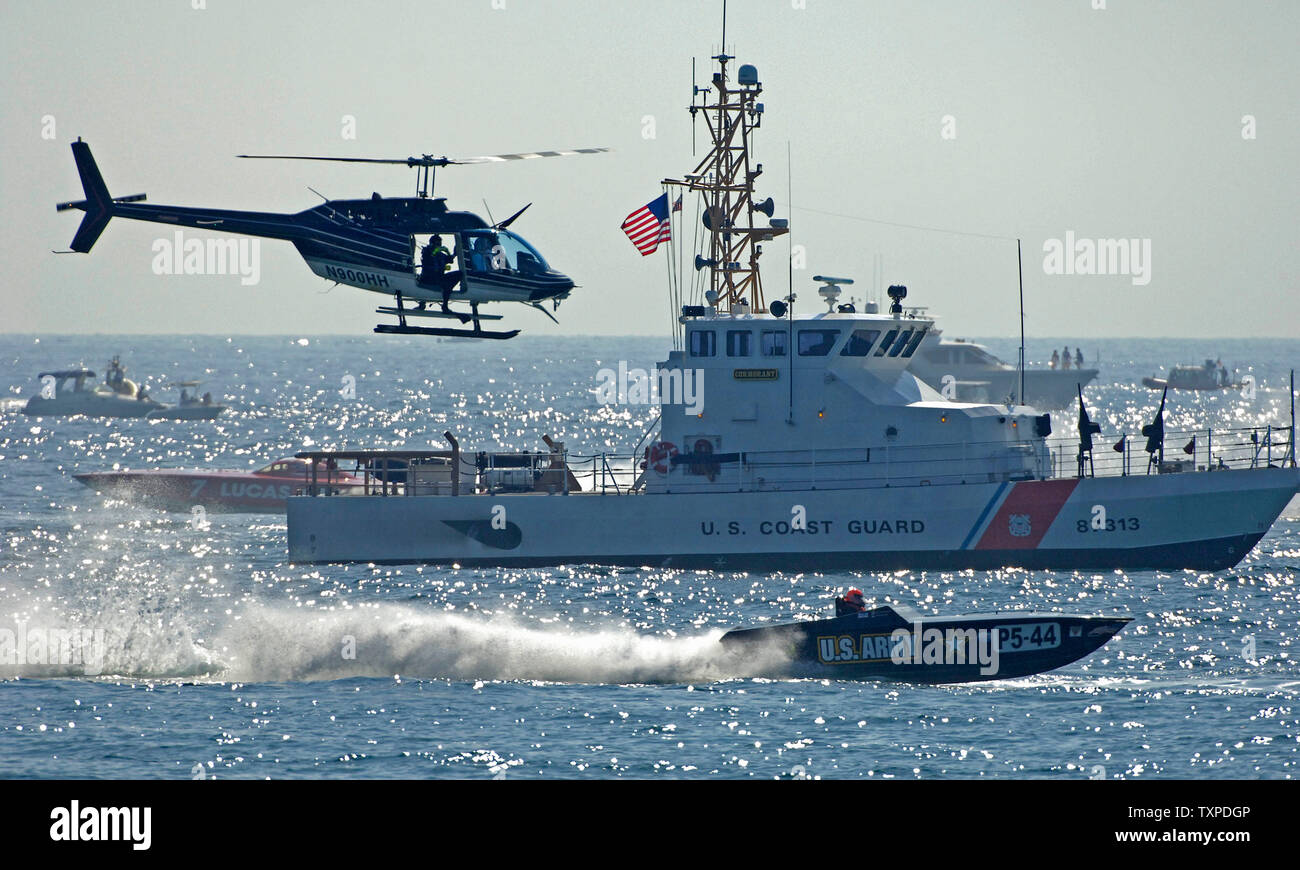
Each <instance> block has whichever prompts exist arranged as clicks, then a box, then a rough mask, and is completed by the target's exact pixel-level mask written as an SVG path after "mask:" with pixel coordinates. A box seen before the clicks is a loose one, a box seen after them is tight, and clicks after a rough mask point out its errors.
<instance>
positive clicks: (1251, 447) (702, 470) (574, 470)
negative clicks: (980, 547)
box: [298, 426, 1296, 496]
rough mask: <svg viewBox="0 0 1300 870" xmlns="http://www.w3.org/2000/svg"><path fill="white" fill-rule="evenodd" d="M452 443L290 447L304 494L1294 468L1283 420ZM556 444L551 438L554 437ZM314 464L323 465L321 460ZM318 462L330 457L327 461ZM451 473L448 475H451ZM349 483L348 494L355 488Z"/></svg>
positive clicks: (876, 482) (754, 485) (882, 483)
mask: <svg viewBox="0 0 1300 870" xmlns="http://www.w3.org/2000/svg"><path fill="white" fill-rule="evenodd" d="M449 440H452V443H453V449H451V450H429V451H378V450H377V451H336V452H312V453H300V454H298V456H299V457H301V458H304V459H309V460H311V465H310V470H309V471H308V475H307V479H306V481H305V486H304V488H303V493H304V494H307V495H341V494H346V495H357V494H364V495H377V496H421V495H471V494H492V495H498V494H503V493H522V492H533V493H548V494H556V495H569V494H575V493H603V494H609V495H623V494H628V493H634V492H641V491H647V490H648V491H653V492H747V491H771V490H792V491H799V490H813V489H869V488H875V487H886V486H890V487H894V486H927V485H941V484H958V483H990V482H993V483H997V482H1002V481H1013V480H1030V479H1039V480H1042V479H1052V478H1068V477H1077V476H1081V475H1082V476H1089V477H1091V476H1097V477H1115V476H1127V475H1134V474H1172V473H1188V472H1213V471H1219V470H1225V469H1242V468H1261V467H1270V466H1279V465H1287V466H1292V467H1294V466H1295V457H1296V451H1295V433H1294V429H1293V427H1290V426H1284V427H1278V426H1257V427H1251V428H1244V429H1213V430H1212V429H1188V430H1168V431H1166V433H1165V438H1164V451H1163V457H1162V456H1161V455H1160V454H1159V452H1157V453H1155V454H1149V453H1148V452H1147V451H1146V446H1147V439H1146V438H1145V437H1144V436H1142V435H1141V434H1140V433H1127V432H1120V433H1117V434H1116V435H1111V436H1109V437H1108V438H1106V439H1102V438H1100V437H1094V445H1093V450H1092V452H1091V455H1084V456H1082V457H1081V456H1080V450H1079V440H1078V439H1077V437H1072V436H1066V435H1062V436H1056V437H1052V438H1048V439H1046V441H1043V442H1039V441H1025V442H1014V441H1012V442H1007V441H999V442H983V443H981V442H966V443H959V444H958V443H954V444H946V445H924V446H909V445H897V444H889V445H884V446H879V447H872V448H865V447H864V448H854V449H836V450H798V451H795V450H782V451H745V452H738V453H718V454H689V455H684V456H683V455H678V456H676V457H670V458H665V459H664V460H662V461H661V462H656V463H655V464H657V465H660V467H663V468H666V469H667V472H666V473H660V472H658V471H656V470H655V468H654V466H653V465H651V466H650V467H648V468H647V467H646V466H647V464H648V455H647V452H639V453H636V454H618V453H597V454H591V455H582V454H578V453H574V452H569V451H566V450H558V451H551V452H537V453H478V454H465V453H462V452H461V450H460V448H459V445H456V444H455V442H454V440H453V439H449ZM557 447H558V445H557ZM348 460H353V461H355V462H356V463H357V466H358V468H357V471H356V474H357V475H358V476H360V477H361V478H362V480H363V483H362V485H361V486H360V487H359V488H358V487H356V486H354V487H350V488H348V489H346V490H342V489H340V488H339V487H338V486H337V485H330V484H329V482H328V481H329V480H330V475H329V474H328V473H327V472H326V468H330V467H335V468H336V467H339V466H338V463H340V462H346V461H348ZM322 463H326V466H325V467H322ZM328 463H333V465H332V466H330V465H328ZM453 469H454V470H455V472H457V473H453ZM358 490H359V491H358Z"/></svg>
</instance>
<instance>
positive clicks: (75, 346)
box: [0, 335, 1300, 779]
mask: <svg viewBox="0 0 1300 870" xmlns="http://www.w3.org/2000/svg"><path fill="white" fill-rule="evenodd" d="M988 343H989V345H990V346H991V348H992V349H993V350H994V352H995V353H997V354H999V355H1000V356H1002V357H1003V358H1004V359H1014V358H1015V355H1016V348H1015V345H1014V342H1013V341H1012V340H1008V339H1000V340H999V339H992V340H988ZM1064 344H1068V345H1069V346H1070V347H1071V348H1073V347H1075V346H1076V345H1082V346H1083V349H1084V353H1085V355H1086V356H1087V358H1088V360H1089V362H1092V361H1093V359H1094V358H1097V359H1099V360H1100V364H1101V368H1102V374H1101V377H1100V379H1099V381H1098V383H1097V384H1095V385H1094V386H1093V387H1091V388H1090V389H1089V398H1090V403H1091V405H1092V408H1093V416H1094V419H1096V420H1098V421H1099V422H1101V423H1102V425H1103V428H1104V436H1107V437H1108V436H1112V435H1113V434H1114V433H1116V432H1117V431H1119V430H1120V429H1121V428H1123V429H1127V430H1128V431H1130V432H1132V431H1135V430H1136V428H1137V427H1139V426H1140V425H1141V423H1142V422H1144V421H1145V419H1147V418H1149V417H1150V415H1151V414H1152V412H1153V411H1154V407H1155V404H1156V402H1158V395H1156V394H1154V393H1152V392H1151V391H1150V390H1147V389H1145V388H1143V387H1141V386H1140V384H1139V381H1140V379H1141V378H1142V377H1143V376H1146V375H1151V374H1154V373H1157V372H1163V370H1164V369H1165V368H1166V367H1167V366H1169V365H1171V364H1173V363H1187V362H1199V361H1200V360H1201V359H1203V358H1205V357H1216V358H1217V357H1222V358H1223V360H1224V362H1225V363H1226V364H1227V365H1228V367H1229V368H1235V369H1238V370H1239V371H1240V372H1241V373H1243V374H1244V373H1250V374H1252V375H1254V376H1255V380H1256V385H1257V389H1256V392H1255V394H1254V395H1253V396H1246V395H1243V394H1241V393H1236V392H1233V393H1223V394H1214V395H1208V394H1206V395H1192V394H1186V393H1179V394H1176V395H1174V396H1173V397H1172V398H1171V403H1170V409H1169V418H1168V425H1169V427H1170V428H1171V429H1175V428H1194V427H1200V426H1208V425H1213V426H1216V427H1224V426H1247V425H1256V424H1261V423H1267V422H1282V421H1283V420H1284V418H1285V416H1286V414H1287V408H1288V399H1287V388H1286V377H1287V373H1288V370H1289V369H1290V368H1292V367H1300V340H1250V341H1223V342H1220V343H1217V344H1214V345H1210V344H1209V343H1206V344H1205V345H1204V346H1200V345H1198V344H1197V343H1192V342H1186V341H1172V340H1147V339H1113V340H1106V341H1100V342H1098V341H1085V342H1076V341H1075V340H1073V339H1070V338H1060V339H1051V340H1041V341H1031V342H1030V344H1029V348H1028V355H1029V358H1030V359H1031V360H1035V361H1040V360H1045V359H1046V358H1047V357H1048V356H1050V354H1051V350H1052V348H1054V347H1055V348H1059V347H1061V346H1062V345H1064ZM664 351H665V343H664V342H663V341H661V340H657V339H645V338H582V337H572V338H547V339H541V338H531V337H529V336H527V335H525V336H523V337H521V338H519V339H516V340H514V341H511V342H503V343H494V344H489V343H476V342H436V341H433V340H430V339H421V338H409V339H407V338H400V337H390V336H374V337H367V338H345V337H314V336H285V337H275V338H262V337H258V338H249V337H236V338H224V337H211V336H184V337H180V336H176V337H113V336H91V337H70V336H40V337H35V336H5V337H0V396H5V397H8V398H7V399H6V400H5V405H6V408H5V409H4V410H3V412H0V533H2V534H0V630H3V629H8V630H11V631H14V632H15V633H17V632H18V631H20V630H23V629H26V630H28V631H29V632H30V631H32V630H39V629H44V628H57V629H76V630H78V631H87V632H92V633H93V632H99V634H98V635H95V636H97V637H99V638H101V639H102V643H103V646H102V649H103V660H102V663H101V664H100V665H99V666H98V667H96V666H93V665H92V666H89V667H88V666H87V665H85V664H82V663H67V664H58V665H21V664H15V663H9V662H4V661H0V777H87V778H99V777H103V778H122V777H130V778H193V777H200V776H202V777H214V776H215V777H220V778H231V777H246V778H251V777H278V778H285V777H357V778H370V777H373V778H393V777H402V778H421V777H462V778H483V779H491V778H505V779H524V778H535V777H546V778H559V777H573V778H579V777H587V778H593V777H640V778H646V777H680V778H747V777H752V778H762V779H771V778H812V777H825V778H854V777H863V778H867V777H874V778H890V777H892V778H926V779H929V778H954V777H963V778H978V777H1002V778H1006V777H1010V778H1025V777H1048V778H1076V779H1083V778H1110V779H1113V778H1161V777H1194V778H1283V777H1295V776H1297V775H1298V774H1300V705H1298V702H1300V667H1298V666H1297V655H1298V654H1300V647H1298V645H1297V641H1298V640H1300V601H1297V587H1296V581H1297V573H1298V572H1300V504H1298V503H1296V502H1293V503H1292V505H1291V506H1290V507H1289V508H1288V509H1287V511H1286V513H1285V514H1284V515H1283V517H1282V518H1281V519H1279V520H1278V522H1277V523H1276V525H1275V526H1274V527H1273V529H1272V530H1271V531H1270V532H1269V533H1268V535H1267V536H1266V537H1265V538H1264V539H1263V541H1261V542H1260V544H1259V545H1258V546H1257V547H1256V548H1255V550H1254V551H1253V552H1252V553H1250V555H1249V556H1248V557H1247V558H1246V559H1245V560H1244V561H1243V562H1242V563H1241V564H1240V565H1239V566H1237V567H1236V568H1235V569H1233V570H1231V571H1223V572H1218V573H1198V572H1169V573H1163V572H1137V573H1125V572H1062V571H1023V570H1009V571H993V572H986V571H964V572H922V573H914V572H905V571H904V572H894V573H888V574H869V573H851V572H844V573H832V574H819V573H806V574H756V573H737V572H726V571H720V572H707V571H700V572H697V571H676V570H658V569H655V570H649V569H647V570H636V569H606V568H595V567H589V566H587V567H583V566H574V567H566V568H558V569H529V570H489V569H476V570H468V569H459V570H458V569H452V568H431V567H421V566H400V567H391V566H389V567H369V566H366V565H351V566H294V565H290V564H288V562H287V560H286V558H285V541H284V539H285V523H284V518H283V517H282V516H273V515H266V516H261V515H258V516H249V515H221V514H210V515H209V517H208V519H209V521H210V525H209V526H208V527H206V528H196V527H195V526H194V525H193V524H192V523H191V522H190V517H189V516H187V515H182V514H167V513H161V512H157V511H154V510H151V509H148V508H144V507H138V506H131V505H126V504H122V503H118V502H109V501H105V500H104V499H103V498H102V497H100V496H99V495H97V494H95V493H94V492H92V491H90V490H88V489H86V488H84V487H82V486H81V485H80V484H79V483H77V481H76V480H74V479H73V477H72V474H73V473H74V472H78V471H95V470H106V469H111V468H114V467H132V468H140V467H173V466H175V467H195V466H204V467H213V468H254V467H258V466H260V465H263V464H265V463H266V462H268V461H270V460H272V459H275V458H277V457H280V456H283V455H288V454H291V453H293V452H294V451H296V450H301V449H304V448H322V447H344V446H347V447H362V446H389V447H407V448H423V447H429V446H437V447H441V446H442V444H443V441H442V433H443V432H444V431H445V430H448V429H450V430H452V431H453V432H454V433H455V434H456V435H457V437H458V438H459V439H460V441H461V443H462V445H465V446H466V447H472V448H473V449H495V448H502V449H522V448H529V449H534V448H538V447H540V445H541V436H542V435H544V434H549V435H551V436H553V437H555V438H556V439H558V440H562V441H564V442H565V443H566V444H567V446H568V447H569V449H570V450H571V451H575V452H579V453H588V454H589V453H596V452H600V451H624V452H626V451H627V450H628V449H630V447H631V446H632V445H633V444H635V443H636V442H637V440H638V439H639V438H640V437H641V434H642V433H643V432H644V430H645V428H646V427H647V426H648V425H649V423H650V421H651V419H652V417H653V414H652V412H651V410H650V409H648V408H641V407H632V408H628V407H602V406H600V405H599V404H597V402H596V401H595V397H594V395H593V390H594V389H595V386H596V383H597V381H596V372H597V370H598V369H600V368H602V367H605V366H617V363H618V361H619V360H626V361H627V362H628V363H629V365H630V366H641V367H645V368H650V367H651V366H652V365H653V363H654V362H655V360H657V359H659V358H661V357H662V355H663V353H664ZM113 354H121V355H122V357H123V361H124V362H125V363H126V364H127V366H128V369H129V370H128V376H129V377H132V378H135V379H137V380H145V381H146V382H147V383H148V384H150V386H151V388H152V389H151V392H152V393H153V394H154V395H155V396H158V397H163V390H162V389H161V386H162V385H163V384H165V383H166V382H168V381H171V380H180V379H188V378H199V379H202V380H204V381H205V386H204V389H206V390H210V391H211V392H212V393H213V395H214V396H216V397H220V398H224V399H225V400H226V401H228V402H229V403H230V404H231V405H232V409H231V411H229V412H228V413H227V414H226V415H225V416H224V417H222V418H221V419H220V420H218V421H216V422H168V421H157V422H147V421H143V420H80V419H56V418H46V419H42V420H36V419H31V418H28V417H25V416H23V415H21V414H19V413H17V412H16V410H15V408H14V407H13V406H14V405H15V403H17V400H18V399H19V397H22V396H27V395H31V394H32V393H34V392H36V391H37V390H38V389H39V383H38V382H37V380H36V373H37V372H38V371H42V370H46V369H50V368H60V367H65V366H69V365H74V364H78V363H84V364H86V365H88V366H90V367H91V368H94V369H95V370H96V371H99V372H101V373H102V370H103V366H104V363H105V362H106V361H107V360H108V358H109V357H111V356H112V355H113ZM349 383H354V384H355V392H356V397H355V398H344V397H343V395H342V394H341V392H340V391H341V390H343V388H344V387H345V386H346V385H347V384H349ZM1054 417H1055V419H1056V420H1057V429H1058V431H1062V430H1065V429H1066V428H1067V427H1070V426H1071V425H1072V422H1073V412H1072V411H1071V410H1066V411H1064V412H1056V413H1055V415H1054ZM593 533H598V532H597V530H593ZM849 585H856V586H859V587H861V588H863V589H864V590H865V591H866V593H867V597H868V598H869V599H873V600H875V601H878V602H903V603H906V604H909V605H911V606H914V607H916V608H918V609H920V610H922V611H923V612H932V613H938V612H941V613H960V612H964V611H975V610H995V609H996V610H1003V609H1065V610H1071V611H1080V612H1092V613H1105V614H1111V613H1127V614H1131V615H1133V616H1134V617H1135V622H1134V623H1133V624H1132V625H1130V626H1129V628H1128V629H1127V630H1125V631H1124V632H1123V633H1122V634H1121V635H1119V637H1117V638H1116V639H1115V640H1113V641H1112V642H1111V643H1109V644H1108V645H1107V646H1105V647H1103V648H1102V650H1100V651H1099V652H1097V653H1095V654H1094V655H1093V656H1091V657H1089V658H1087V659H1085V660H1083V661H1081V662H1077V663H1075V664H1073V665H1071V666H1069V667H1066V668H1063V669H1061V670H1059V671H1055V672H1053V673H1050V674H1045V675H1040V676H1036V677H1032V678H1026V679H1021V680H1013V681H1001V682H994V683H989V684H982V685H977V686H969V685H967V686H938V687H931V686H910V685H901V684H893V683H876V682H835V681H827V680H768V679H757V678H754V676H753V674H752V673H750V672H749V671H750V670H752V663H750V662H746V661H743V660H734V659H728V658H726V657H725V656H722V655H720V653H719V649H718V644H717V638H718V637H719V636H720V635H721V633H722V632H724V631H725V630H727V629H729V628H732V627H736V626H742V625H752V624H756V623H758V622H759V621H760V620H763V621H767V622H782V621H788V620H792V619H794V618H796V617H799V616H811V615H822V614H825V613H827V611H828V606H829V604H830V599H831V596H832V595H833V594H835V593H836V592H838V591H842V590H843V589H844V588H845V587H846V586H849ZM346 639H351V643H352V644H353V645H354V647H353V648H354V651H355V657H354V658H345V657H344V656H343V655H342V654H341V646H342V644H344V643H345V642H347V640H346ZM87 671H93V672H94V673H89V674H88V673H87Z"/></svg>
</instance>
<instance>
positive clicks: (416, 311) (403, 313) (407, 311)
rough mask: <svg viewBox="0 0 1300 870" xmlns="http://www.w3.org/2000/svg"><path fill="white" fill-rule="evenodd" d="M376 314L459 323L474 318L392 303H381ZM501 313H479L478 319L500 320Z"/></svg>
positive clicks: (451, 312) (469, 315) (453, 312)
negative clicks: (441, 319)
mask: <svg viewBox="0 0 1300 870" xmlns="http://www.w3.org/2000/svg"><path fill="white" fill-rule="evenodd" d="M375 313H376V314H395V315H397V316H398V317H448V318H453V319H455V320H459V321H460V322H461V323H469V322H470V321H471V320H473V319H474V315H472V314H460V313H458V312H455V311H440V310H438V309H436V308H396V307H394V306H392V305H381V306H379V307H378V308H376V309H375ZM504 316H505V315H503V314H480V315H478V319H479V320H501V319H502V318H503V317H504Z"/></svg>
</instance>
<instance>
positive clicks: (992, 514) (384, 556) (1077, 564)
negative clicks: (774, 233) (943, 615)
mask: <svg viewBox="0 0 1300 870" xmlns="http://www.w3.org/2000/svg"><path fill="white" fill-rule="evenodd" d="M1298 489H1300V472H1298V471H1297V470H1296V469H1294V468H1260V469H1250V470H1234V471H1222V472H1214V473H1195V474H1164V475H1152V476H1146V475H1141V476H1129V477H1110V478H1084V479H1073V478H1071V479H1060V480H1047V481H1019V482H1004V483H986V484H965V485H951V486H911V487H881V488H871V489H861V488H859V489H840V490H834V489H819V490H810V491H803V492H791V491H781V492H745V493H744V494H743V496H741V497H737V494H736V493H727V492H713V493H692V494H680V493H659V494H654V493H649V494H630V495H629V494H624V495H614V494H594V493H593V494H587V493H574V494H570V495H564V494H542V493H536V494H522V495H505V494H501V495H465V496H455V497H453V496H403V495H391V496H388V497H380V496H365V497H352V498H331V497H305V496H304V497H294V498H290V499H289V504H288V524H289V556H290V559H291V560H292V561H294V562H299V563H310V562H376V563H380V562H384V563H402V562H425V563H438V564H459V565H467V566H468V565H489V566H497V565H499V566H540V565H559V564H570V563H591V564H608V565H633V566H641V565H648V566H665V567H679V568H715V569H734V570H788V571H816V570H831V569H845V570H860V571H874V570H894V569H935V570H958V569H965V568H975V569H990V568H999V567H1009V566H1020V567H1026V568H1060V569H1101V570H1108V569H1116V568H1123V569H1129V570H1142V569H1168V570H1174V569H1181V568H1190V569H1199V570H1218V569H1222V568H1228V567H1231V566H1233V565H1235V564H1236V563H1237V562H1239V561H1240V560H1241V559H1242V558H1243V557H1244V556H1245V555H1246V553H1248V552H1249V551H1250V549H1251V548H1252V547H1253V546H1254V545H1255V544H1256V543H1257V542H1258V541H1259V539H1260V538H1261V537H1262V536H1263V535H1264V533H1265V532H1266V531H1267V530H1268V529H1269V527H1270V526H1271V525H1272V524H1273V521H1274V520H1275V519H1277V517H1278V516H1279V515H1280V514H1281V512H1282V510H1283V509H1284V508H1285V507H1286V505H1287V503H1288V502H1289V501H1290V500H1291V498H1292V496H1293V495H1295V493H1296V492H1297V490H1298ZM799 507H802V508H803V514H804V515H805V516H806V527H805V528H803V529H798V528H795V526H796V525H797V523H796V520H795V518H796V516H798V515H799V514H800V511H799V510H798V508H799ZM1098 508H1100V510H1098ZM494 519H495V522H494Z"/></svg>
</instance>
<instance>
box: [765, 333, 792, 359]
mask: <svg viewBox="0 0 1300 870" xmlns="http://www.w3.org/2000/svg"><path fill="white" fill-rule="evenodd" d="M786 337H787V336H786V332H785V330H783V329H781V330H777V329H765V330H763V356H785V347H786Z"/></svg>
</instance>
